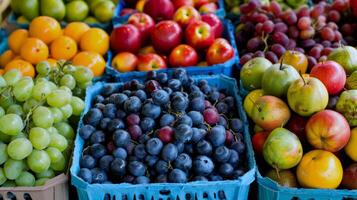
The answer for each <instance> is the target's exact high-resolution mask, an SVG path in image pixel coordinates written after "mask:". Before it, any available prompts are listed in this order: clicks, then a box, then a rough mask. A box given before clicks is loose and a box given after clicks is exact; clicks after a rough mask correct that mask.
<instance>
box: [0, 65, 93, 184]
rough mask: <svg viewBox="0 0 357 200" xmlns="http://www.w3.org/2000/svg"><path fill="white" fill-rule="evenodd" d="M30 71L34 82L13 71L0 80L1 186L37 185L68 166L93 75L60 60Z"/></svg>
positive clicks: (84, 69) (88, 71)
mask: <svg viewBox="0 0 357 200" xmlns="http://www.w3.org/2000/svg"><path fill="white" fill-rule="evenodd" d="M36 71H37V74H38V75H37V76H36V78H35V79H32V78H31V77H23V76H22V75H21V72H20V71H19V70H16V69H13V70H11V71H8V72H6V73H5V74H4V75H3V76H0V186H1V187H13V186H40V185H43V184H45V182H46V181H47V180H49V179H51V178H53V177H54V176H56V175H57V174H60V173H62V172H64V171H65V170H66V167H67V166H68V162H69V158H70V154H71V150H72V146H73V145H72V144H73V139H74V137H75V132H74V130H75V129H76V127H75V126H76V123H77V122H78V118H79V116H80V114H81V112H82V111H83V109H84V102H83V100H82V99H81V98H80V97H83V94H84V93H85V89H86V87H87V86H88V85H91V83H92V78H93V74H92V72H91V70H89V69H87V68H84V67H74V66H72V65H70V64H69V63H65V62H59V63H58V67H55V68H51V67H50V65H49V64H48V63H47V62H41V63H39V64H37V66H36ZM71 122H74V123H73V124H74V126H72V125H71V124H72V123H71Z"/></svg>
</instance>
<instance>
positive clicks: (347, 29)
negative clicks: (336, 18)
mask: <svg viewBox="0 0 357 200" xmlns="http://www.w3.org/2000/svg"><path fill="white" fill-rule="evenodd" d="M341 31H342V33H343V34H344V35H347V36H350V35H353V29H352V25H351V24H344V25H342V27H341Z"/></svg>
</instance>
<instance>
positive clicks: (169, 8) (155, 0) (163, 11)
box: [144, 0, 175, 21]
mask: <svg viewBox="0 0 357 200" xmlns="http://www.w3.org/2000/svg"><path fill="white" fill-rule="evenodd" d="M174 12H175V8H174V5H173V4H172V2H171V0H148V1H147V2H146V3H145V5H144V13H147V14H148V15H150V16H151V17H152V18H153V19H154V20H155V21H162V20H169V19H172V16H173V15H174Z"/></svg>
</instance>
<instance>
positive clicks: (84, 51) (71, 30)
mask: <svg viewBox="0 0 357 200" xmlns="http://www.w3.org/2000/svg"><path fill="white" fill-rule="evenodd" d="M8 45H9V50H7V51H5V52H4V53H3V54H2V55H1V56H0V67H1V69H0V74H3V73H4V72H6V71H9V70H11V69H14V68H16V69H19V70H20V71H21V72H22V74H23V76H30V77H34V76H35V68H34V66H35V65H36V64H37V63H39V62H41V61H45V60H46V61H48V62H49V64H50V65H51V66H55V65H56V63H57V60H68V61H72V63H73V64H74V65H76V66H85V67H87V68H89V69H91V70H92V72H93V74H94V76H96V77H98V76H101V75H103V73H104V70H105V60H104V58H103V56H104V54H105V53H106V52H107V51H108V49H109V36H108V34H107V33H106V32H105V31H103V30H102V29H99V28H90V27H89V26H88V25H87V24H85V23H82V22H72V23H69V24H68V25H67V26H66V27H65V28H64V29H63V30H62V28H61V26H60V24H59V23H58V22H57V21H56V20H55V19H53V18H51V17H47V16H40V17H37V18H35V19H33V20H32V22H31V23H30V26H29V30H26V29H17V30H16V31H14V32H12V33H11V34H10V35H9V38H8Z"/></svg>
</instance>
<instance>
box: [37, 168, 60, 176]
mask: <svg viewBox="0 0 357 200" xmlns="http://www.w3.org/2000/svg"><path fill="white" fill-rule="evenodd" d="M55 175H56V174H55V172H54V171H53V170H52V169H51V168H48V170H46V171H44V172H41V173H36V178H53V177H55Z"/></svg>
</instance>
